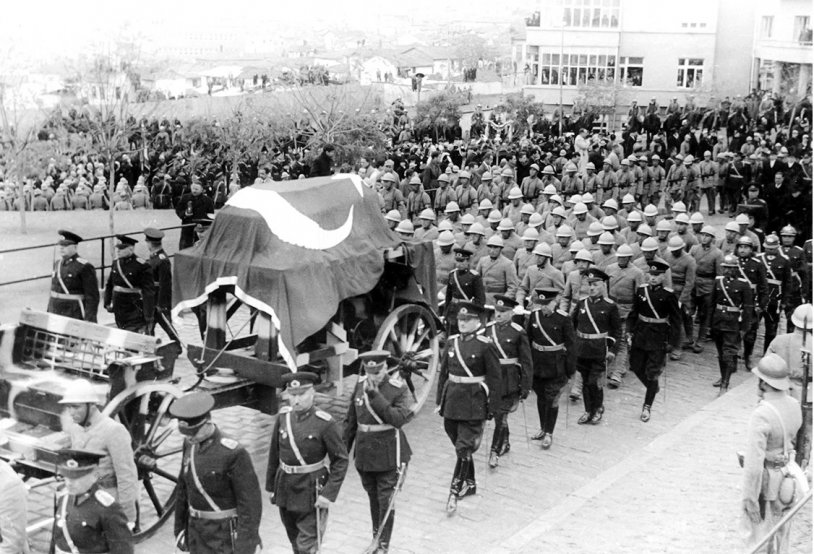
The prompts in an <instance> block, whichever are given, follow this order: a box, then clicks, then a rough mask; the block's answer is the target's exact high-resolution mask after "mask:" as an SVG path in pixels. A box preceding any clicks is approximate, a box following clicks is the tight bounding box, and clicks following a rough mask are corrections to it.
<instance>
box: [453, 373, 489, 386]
mask: <svg viewBox="0 0 814 554" xmlns="http://www.w3.org/2000/svg"><path fill="white" fill-rule="evenodd" d="M449 380H450V381H452V382H453V383H462V384H465V385H468V384H472V383H483V382H484V381H486V377H484V376H482V375H481V376H478V377H462V376H461V375H450V376H449Z"/></svg>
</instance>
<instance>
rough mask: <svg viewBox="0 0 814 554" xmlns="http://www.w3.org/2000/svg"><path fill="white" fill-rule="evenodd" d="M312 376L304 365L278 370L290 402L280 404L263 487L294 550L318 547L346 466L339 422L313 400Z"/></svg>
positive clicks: (317, 380)
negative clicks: (293, 370)
mask: <svg viewBox="0 0 814 554" xmlns="http://www.w3.org/2000/svg"><path fill="white" fill-rule="evenodd" d="M317 382H319V376H318V375H317V374H315V373H310V372H305V371H298V372H296V373H288V374H286V375H284V376H283V384H284V385H285V390H286V393H287V394H288V398H289V406H286V407H284V408H282V409H280V412H279V416H278V418H277V422H276V423H275V425H274V429H273V430H272V434H271V446H270V448H269V458H268V470H267V471H266V490H267V491H268V492H269V493H270V499H271V503H272V504H275V505H276V506H277V507H278V508H279V510H280V519H281V520H282V522H283V526H284V527H285V530H286V534H287V535H288V540H289V541H290V542H291V546H292V548H293V550H294V552H318V551H319V549H320V544H319V540H320V539H321V537H322V534H323V533H324V531H325V525H326V523H327V518H328V507H329V506H330V505H331V503H332V502H335V501H336V497H337V495H338V494H339V489H340V488H341V487H342V483H343V482H344V480H345V473H346V472H347V469H348V450H347V448H346V447H345V443H344V442H343V441H342V435H341V433H340V430H339V425H337V423H336V421H335V420H334V419H333V417H331V415H330V414H329V413H327V412H324V411H322V410H320V409H318V408H316V407H315V406H314V398H315V394H316V392H315V390H314V385H315V384H316V383H317ZM328 461H330V463H328Z"/></svg>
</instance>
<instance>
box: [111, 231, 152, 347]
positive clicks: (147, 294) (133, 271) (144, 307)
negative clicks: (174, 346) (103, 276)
mask: <svg viewBox="0 0 814 554" xmlns="http://www.w3.org/2000/svg"><path fill="white" fill-rule="evenodd" d="M116 240H118V241H119V242H118V244H116V249H117V250H118V257H117V258H116V260H115V261H114V262H113V266H112V267H111V268H110V277H108V279H107V285H106V286H105V308H106V309H107V311H109V312H113V315H114V316H115V318H116V326H117V327H118V328H119V329H124V330H126V331H133V332H135V333H145V332H146V331H147V330H148V329H150V328H152V326H153V312H154V310H155V284H154V281H153V274H152V271H151V270H150V266H149V265H147V264H146V263H145V262H144V260H142V259H141V258H138V257H136V255H135V254H134V252H133V250H134V248H133V247H134V246H135V244H136V243H137V242H138V241H137V240H136V239H134V238H131V237H128V236H125V235H116Z"/></svg>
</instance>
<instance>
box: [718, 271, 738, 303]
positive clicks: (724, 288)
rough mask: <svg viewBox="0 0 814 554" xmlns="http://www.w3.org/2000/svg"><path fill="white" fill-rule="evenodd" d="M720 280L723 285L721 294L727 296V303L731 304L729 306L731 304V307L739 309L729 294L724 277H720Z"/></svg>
mask: <svg viewBox="0 0 814 554" xmlns="http://www.w3.org/2000/svg"><path fill="white" fill-rule="evenodd" d="M718 280H719V281H720V283H721V292H723V293H724V296H726V301H727V302H729V304H730V305H731V306H732V307H733V308H737V306H736V305H735V303H734V302H733V301H732V297H731V296H729V292H728V291H727V290H726V282H725V281H724V277H723V275H721V276H720V277H718Z"/></svg>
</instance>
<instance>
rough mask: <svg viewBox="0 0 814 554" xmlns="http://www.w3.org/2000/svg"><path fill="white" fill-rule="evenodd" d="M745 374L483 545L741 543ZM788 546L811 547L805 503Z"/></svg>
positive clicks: (551, 547)
mask: <svg viewBox="0 0 814 554" xmlns="http://www.w3.org/2000/svg"><path fill="white" fill-rule="evenodd" d="M755 389H756V380H755V379H750V380H748V381H747V382H745V383H743V384H742V385H740V386H738V387H737V388H736V389H734V390H732V391H730V393H729V394H726V395H724V396H722V397H721V398H719V399H718V400H716V401H714V402H711V403H710V404H709V405H708V406H706V407H705V408H703V409H702V410H700V411H698V412H697V413H696V414H694V415H692V416H690V417H688V418H687V419H685V420H684V421H683V422H682V423H681V424H679V425H677V426H676V427H675V428H674V429H673V430H671V431H670V432H668V433H666V434H664V435H662V436H660V437H659V438H657V439H656V440H654V441H652V442H651V443H650V444H648V445H647V446H645V447H644V448H642V449H640V450H638V451H636V452H633V453H632V454H631V455H630V456H629V457H628V458H626V459H625V460H624V461H622V462H621V463H619V464H617V465H616V466H614V467H611V468H610V469H608V470H606V471H604V472H602V473H601V474H600V475H598V476H597V477H596V478H595V479H594V480H593V481H591V482H590V483H588V484H587V485H585V486H584V487H582V488H580V489H579V490H577V491H575V492H574V493H573V494H571V495H569V496H568V497H567V498H566V499H565V500H563V501H562V502H560V503H559V504H557V505H556V506H555V507H553V508H552V509H550V510H548V511H546V512H544V513H542V514H540V515H539V516H538V517H537V519H536V520H535V521H534V522H532V523H531V524H529V525H527V526H526V527H525V528H524V529H522V530H521V531H520V532H518V533H516V534H515V535H514V536H512V537H510V538H508V540H507V541H506V542H505V543H504V544H503V545H502V546H501V547H500V548H494V549H491V550H490V552H495V553H498V552H501V553H502V552H529V553H531V552H541V551H547V552H629V551H632V550H636V551H641V552H716V553H722V552H743V551H744V548H745V547H744V544H745V543H744V538H745V536H746V532H745V528H743V527H741V526H740V521H739V518H738V515H737V514H738V513H739V511H740V487H741V477H742V474H741V469H740V467H739V466H738V463H737V460H736V456H735V452H736V451H737V450H742V449H743V445H744V440H745V436H746V423H747V421H748V418H749V415H750V414H751V412H752V410H753V409H754V406H755V403H756V401H757V397H756V394H755V393H756V390H755ZM803 512H805V514H804V515H803V514H801V515H800V516H798V517H797V518H796V519H795V520H794V524H793V527H792V535H791V536H792V541H791V542H792V549H791V551H792V552H800V553H802V552H811V548H812V547H811V505H810V504H809V506H808V507H807V508H804V509H803Z"/></svg>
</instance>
